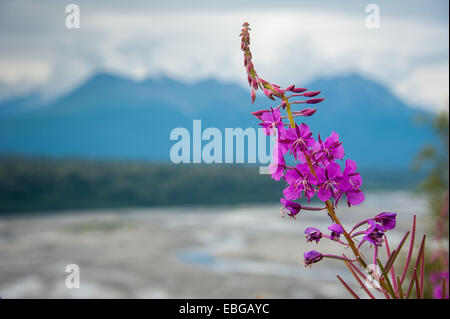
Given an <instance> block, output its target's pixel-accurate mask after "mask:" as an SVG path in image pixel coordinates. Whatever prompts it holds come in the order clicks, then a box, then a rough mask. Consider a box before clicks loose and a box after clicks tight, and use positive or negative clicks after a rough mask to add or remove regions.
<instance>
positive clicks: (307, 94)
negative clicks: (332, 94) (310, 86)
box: [303, 91, 321, 97]
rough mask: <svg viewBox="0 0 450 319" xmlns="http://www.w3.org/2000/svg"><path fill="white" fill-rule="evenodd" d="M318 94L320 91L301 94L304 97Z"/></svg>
mask: <svg viewBox="0 0 450 319" xmlns="http://www.w3.org/2000/svg"><path fill="white" fill-rule="evenodd" d="M320 92H321V91H311V92H305V93H303V96H306V97H313V96H316V95H319V94H320Z"/></svg>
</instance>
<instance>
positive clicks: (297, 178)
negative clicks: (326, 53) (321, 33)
mask: <svg viewBox="0 0 450 319" xmlns="http://www.w3.org/2000/svg"><path fill="white" fill-rule="evenodd" d="M249 30H250V28H249V25H248V23H244V24H243V29H242V32H241V37H242V42H241V49H242V51H243V52H244V65H245V67H246V70H247V76H248V82H249V85H250V87H251V92H252V93H251V96H252V102H254V101H255V97H256V95H255V90H258V88H260V89H261V90H262V91H263V92H264V94H265V95H266V96H267V97H268V98H270V99H271V100H274V101H276V100H277V99H278V100H279V102H280V103H279V105H278V106H276V107H271V108H270V109H268V110H259V111H255V112H253V113H252V114H253V115H254V116H255V117H256V118H257V119H259V120H261V123H259V125H260V126H262V128H263V130H264V132H265V134H267V135H272V136H275V137H276V145H275V148H274V154H273V163H272V164H271V165H270V172H271V174H272V178H273V179H275V180H277V181H279V180H280V179H282V178H283V179H284V180H285V181H286V182H287V187H286V188H285V189H284V191H283V194H284V198H282V199H281V203H282V204H283V206H284V207H285V208H286V209H287V210H288V215H289V216H291V217H294V216H295V215H297V214H298V212H299V211H300V210H301V208H302V206H301V205H300V204H298V203H296V202H293V201H294V200H299V199H302V198H305V199H306V200H307V201H308V202H310V201H311V199H312V198H313V197H314V196H315V195H316V194H317V197H318V198H319V199H320V200H321V201H323V202H327V201H329V200H332V201H333V205H337V203H338V202H339V201H340V200H341V199H342V198H343V197H344V196H345V197H346V201H347V204H348V205H349V206H351V205H358V204H360V203H362V202H363V201H364V193H363V192H362V191H361V189H360V188H361V185H362V178H361V176H360V175H359V173H358V172H357V171H356V163H355V162H354V161H352V160H349V159H348V160H346V161H345V167H344V168H343V169H342V168H341V165H340V164H339V163H338V161H339V160H342V159H343V158H344V155H345V153H344V147H343V146H342V142H340V141H339V135H338V134H337V133H336V132H332V133H331V135H330V136H329V137H328V138H326V139H325V140H322V138H321V137H320V135H319V136H318V137H317V139H315V138H314V137H313V133H312V132H311V130H310V128H309V127H308V125H306V124H305V123H302V124H300V125H298V124H297V123H295V122H294V120H293V119H294V118H296V117H303V116H311V115H313V114H314V113H315V111H316V109H309V108H306V109H302V110H299V111H291V107H292V106H293V105H297V104H317V103H320V102H322V101H323V100H324V99H323V98H311V97H314V96H317V95H318V94H320V91H310V92H307V89H305V88H297V87H295V85H291V86H289V87H287V88H285V89H282V88H281V87H280V86H279V85H276V84H273V83H270V82H268V81H265V80H263V79H262V78H260V77H259V76H258V74H257V73H256V71H255V67H254V65H253V63H252V54H251V52H250V48H249V45H250V36H249ZM289 92H290V93H292V94H290V95H287V93H289ZM298 97H307V98H310V99H307V100H303V101H298V100H296V98H298ZM284 109H286V111H287V113H288V115H287V116H282V115H281V110H284ZM285 119H289V121H290V123H285V122H284V121H283V120H285ZM288 154H289V155H292V156H293V159H294V166H288V165H286V159H285V156H286V155H288Z"/></svg>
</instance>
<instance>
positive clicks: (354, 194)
mask: <svg viewBox="0 0 450 319" xmlns="http://www.w3.org/2000/svg"><path fill="white" fill-rule="evenodd" d="M361 184H362V178H361V175H359V173H357V172H356V163H355V162H354V161H352V160H349V159H348V160H346V161H345V169H344V173H343V175H342V178H341V179H340V189H341V190H342V192H343V193H345V194H346V195H347V204H348V206H349V207H350V206H352V205H359V204H361V203H362V202H363V201H364V199H365V196H364V193H363V192H362V191H361V190H360V189H359V188H360V187H361Z"/></svg>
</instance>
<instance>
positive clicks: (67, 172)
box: [0, 156, 420, 213]
mask: <svg viewBox="0 0 450 319" xmlns="http://www.w3.org/2000/svg"><path fill="white" fill-rule="evenodd" d="M361 174H362V175H363V178H364V189H365V190H383V189H384V190H386V189H389V190H391V189H411V188H413V187H414V186H415V185H417V183H418V181H419V180H420V176H417V174H411V173H409V172H404V171H389V172H388V171H381V170H376V171H374V170H367V171H361ZM283 186H284V184H283V183H282V182H275V181H273V180H272V179H271V178H270V177H269V176H268V175H260V174H258V167H256V166H244V165H194V164H190V165H188V164H185V165H174V164H155V163H143V162H131V161H90V160H89V161H88V160H75V159H71V160H67V159H64V160H63V159H47V158H27V157H17V156H2V157H0V213H11V212H19V211H48V210H60V209H81V208H106V207H130V206H169V205H213V204H237V203H256V202H272V203H275V202H278V201H279V198H280V196H281V191H282V188H283Z"/></svg>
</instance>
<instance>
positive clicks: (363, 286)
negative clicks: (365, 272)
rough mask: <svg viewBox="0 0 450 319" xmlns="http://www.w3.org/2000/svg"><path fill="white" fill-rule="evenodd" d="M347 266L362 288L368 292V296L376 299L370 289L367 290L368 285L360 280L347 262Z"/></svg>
mask: <svg viewBox="0 0 450 319" xmlns="http://www.w3.org/2000/svg"><path fill="white" fill-rule="evenodd" d="M344 263H345V266H347V268H348V270H350V272H351V273H352V275H353V277H355V279H356V281H357V282H358V283H359V285H360V286H361V288H362V289H364V291H365V292H366V294H367V295H368V296H369V297H370V298H372V299H375V297H374V295H372V293H371V292H370V291H369V289H367V287H366V285H365V284H364V283H363V282H362V281H361V279H359V276H358V275H357V274H356V273H355V271H354V270H353V269H352V267H351V266H350V265H349V264H350V263H349V262H347V261H345V262H344Z"/></svg>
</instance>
